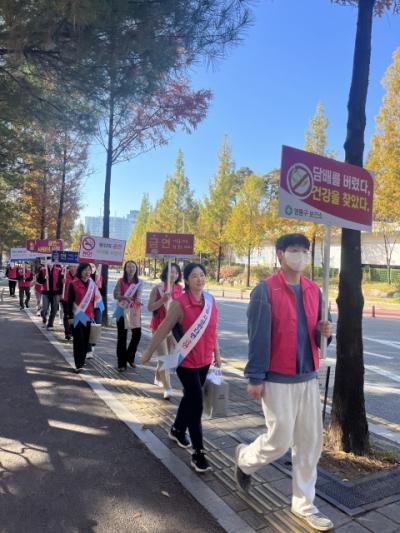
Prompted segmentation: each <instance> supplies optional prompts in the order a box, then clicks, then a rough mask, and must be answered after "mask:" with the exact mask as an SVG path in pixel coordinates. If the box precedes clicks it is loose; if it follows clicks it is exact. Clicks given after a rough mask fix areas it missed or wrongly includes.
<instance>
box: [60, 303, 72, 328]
mask: <svg viewBox="0 0 400 533" xmlns="http://www.w3.org/2000/svg"><path fill="white" fill-rule="evenodd" d="M60 303H61V305H62V308H63V324H64V334H65V336H66V337H69V336H70V335H72V325H71V324H70V323H69V320H68V304H67V302H64V301H63V300H61V301H60Z"/></svg>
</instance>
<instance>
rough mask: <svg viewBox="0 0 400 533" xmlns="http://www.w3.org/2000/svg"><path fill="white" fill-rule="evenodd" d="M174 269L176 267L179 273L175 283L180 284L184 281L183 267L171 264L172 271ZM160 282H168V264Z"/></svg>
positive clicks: (163, 270)
mask: <svg viewBox="0 0 400 533" xmlns="http://www.w3.org/2000/svg"><path fill="white" fill-rule="evenodd" d="M172 267H175V268H176V271H177V272H178V278H177V280H176V281H175V283H179V282H180V281H182V271H181V267H180V266H179V265H178V264H176V263H171V269H172ZM160 280H161V281H168V263H167V264H166V265H165V266H164V268H163V269H162V272H161V276H160Z"/></svg>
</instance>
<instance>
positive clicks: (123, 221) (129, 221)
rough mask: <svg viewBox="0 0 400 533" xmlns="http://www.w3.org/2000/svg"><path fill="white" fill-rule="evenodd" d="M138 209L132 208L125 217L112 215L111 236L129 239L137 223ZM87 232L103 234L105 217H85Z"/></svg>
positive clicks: (112, 237)
mask: <svg viewBox="0 0 400 533" xmlns="http://www.w3.org/2000/svg"><path fill="white" fill-rule="evenodd" d="M137 215H138V211H136V210H131V211H129V213H128V214H127V215H126V216H125V217H110V238H111V239H121V240H123V241H127V240H128V239H129V236H130V234H131V232H132V229H133V226H134V225H135V223H136V218H137ZM85 232H86V233H90V234H91V235H99V236H101V235H103V217H85Z"/></svg>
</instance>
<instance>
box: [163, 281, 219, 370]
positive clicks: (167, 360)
mask: <svg viewBox="0 0 400 533" xmlns="http://www.w3.org/2000/svg"><path fill="white" fill-rule="evenodd" d="M203 296H204V307H203V309H202V311H201V313H200V315H199V316H198V317H197V319H196V320H195V321H194V322H193V324H192V325H191V326H190V328H189V329H188V330H187V332H186V333H185V334H184V335H183V337H182V338H181V340H180V341H179V342H178V344H177V346H176V349H175V353H173V354H171V355H160V356H159V357H158V360H159V361H160V362H162V363H163V366H162V367H161V370H167V369H169V368H176V367H178V366H179V365H180V364H181V363H182V361H183V360H184V359H185V357H186V356H187V355H189V353H190V352H191V351H192V350H193V349H194V347H195V346H196V344H197V343H198V342H199V340H200V339H201V337H202V336H203V335H204V332H205V330H206V328H207V326H208V323H209V322H210V318H211V313H212V308H213V297H212V296H211V294H210V293H208V292H206V291H203Z"/></svg>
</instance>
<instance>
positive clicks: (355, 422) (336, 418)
mask: <svg viewBox="0 0 400 533" xmlns="http://www.w3.org/2000/svg"><path fill="white" fill-rule="evenodd" d="M374 3H375V0H363V1H362V2H359V3H358V20H357V34H356V43H355V50H354V60H353V74H352V81H351V88H350V95H349V103H348V122H347V137H346V142H345V144H344V148H345V153H346V162H347V163H351V164H353V165H358V166H362V163H363V152H364V130H365V123H366V118H365V104H366V99H367V92H368V76H369V64H370V57H371V32H372V16H373V8H374ZM341 249H342V255H341V268H340V277H339V295H338V298H337V304H338V311H339V317H338V323H337V333H336V341H337V364H336V375H335V384H334V390H333V401H332V416H331V424H330V428H329V439H330V442H331V444H332V445H333V446H334V448H335V449H337V450H344V451H345V452H353V453H355V454H358V455H363V454H365V453H367V452H368V448H369V442H368V422H367V417H366V412H365V401H364V361H363V340H362V312H363V307H364V298H363V295H362V290H361V281H362V268H361V234H360V232H359V231H355V230H350V229H343V230H342V242H341Z"/></svg>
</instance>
